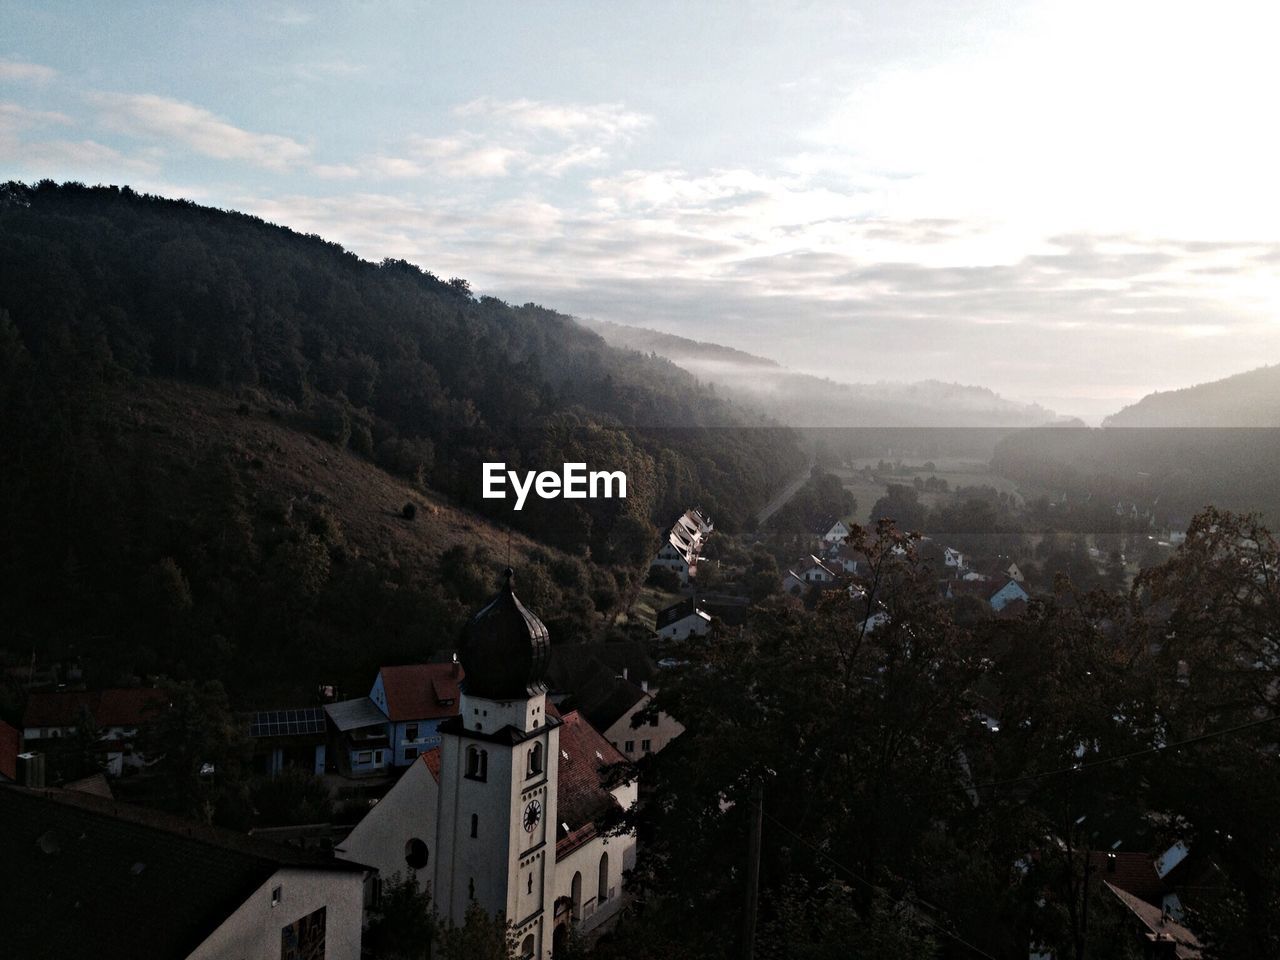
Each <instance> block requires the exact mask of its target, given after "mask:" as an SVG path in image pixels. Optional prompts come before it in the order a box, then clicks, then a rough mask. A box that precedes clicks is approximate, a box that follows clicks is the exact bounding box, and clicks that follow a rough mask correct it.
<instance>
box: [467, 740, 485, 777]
mask: <svg viewBox="0 0 1280 960" xmlns="http://www.w3.org/2000/svg"><path fill="white" fill-rule="evenodd" d="M467 778H468V779H470V780H487V779H489V751H488V750H481V749H480V748H479V747H467Z"/></svg>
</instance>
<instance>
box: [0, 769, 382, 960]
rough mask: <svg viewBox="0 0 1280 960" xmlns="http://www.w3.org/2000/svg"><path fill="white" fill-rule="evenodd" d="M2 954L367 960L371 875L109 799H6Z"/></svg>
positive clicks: (73, 959)
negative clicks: (365, 918) (363, 959)
mask: <svg viewBox="0 0 1280 960" xmlns="http://www.w3.org/2000/svg"><path fill="white" fill-rule="evenodd" d="M0 849H3V850H4V851H5V855H4V857H3V858H0V883H3V887H4V890H5V895H4V897H5V913H6V916H8V917H11V918H13V920H14V922H11V923H7V924H6V925H5V952H6V955H9V956H14V957H59V958H65V960H78V958H85V960H88V958H94V960H114V958H120V960H126V958H128V960H134V958H137V957H147V958H148V960H214V958H221V957H246V958H248V957H253V958H267V957H272V958H274V957H281V958H304V957H324V958H326V960H359V957H360V940H361V922H362V912H363V902H364V886H365V876H366V874H367V873H369V870H368V868H366V867H364V866H363V865H361V864H357V863H352V862H350V861H346V860H338V859H334V858H333V857H330V856H320V855H317V854H312V853H308V852H306V851H302V850H297V849H295V848H293V847H287V846H283V845H276V844H271V843H267V842H265V841H260V840H255V839H253V838H251V837H246V836H243V835H240V834H236V833H232V832H229V831H224V830H220V829H217V828H215V827H210V826H206V825H205V824H202V823H196V822H192V821H186V820H181V819H178V818H176V817H172V816H169V815H167V814H162V813H159V812H157V811H155V810H150V809H147V808H143V807H135V806H131V805H130V804H126V803H120V802H119V801H116V800H112V799H109V798H106V797H100V796H95V795H93V794H89V793H80V792H73V791H66V790H28V789H24V788H22V787H12V786H10V787H0Z"/></svg>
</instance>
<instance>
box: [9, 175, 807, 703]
mask: <svg viewBox="0 0 1280 960" xmlns="http://www.w3.org/2000/svg"><path fill="white" fill-rule="evenodd" d="M750 423H751V421H750V420H749V419H748V418H747V416H746V414H744V413H743V412H742V411H740V410H738V409H735V408H734V407H733V406H732V405H731V404H729V403H728V402H726V401H724V400H722V399H717V398H716V397H715V396H713V395H712V394H710V393H709V392H708V391H706V390H704V389H702V388H700V387H699V386H698V385H697V383H696V381H695V380H694V379H693V377H692V376H690V375H689V374H688V373H686V372H685V371H683V370H680V369H679V368H677V367H675V366H674V365H672V364H671V363H669V362H668V361H665V360H661V359H657V358H652V357H642V356H639V355H637V354H635V353H632V352H627V351H619V350H616V349H614V348H611V347H609V346H608V345H607V344H605V343H604V341H602V340H601V339H600V338H599V337H598V336H596V335H595V334H592V333H590V332H588V331H586V330H583V329H582V328H580V327H579V326H578V325H576V324H575V323H573V322H572V321H571V320H570V319H569V318H567V317H565V316H563V315H561V314H558V313H556V312H554V311H552V310H549V309H544V308H542V307H539V306H534V305H532V304H527V305H525V306H521V307H513V306H509V305H507V304H505V303H502V302H500V301H498V300H495V299H492V298H486V297H479V298H477V297H476V296H474V295H473V294H472V293H471V292H470V290H469V289H468V287H467V284H466V283H465V282H464V281H461V280H449V281H445V280H441V279H439V278H437V277H435V276H433V275H432V274H430V273H428V272H426V271H424V270H422V269H419V268H418V267H415V266H413V265H411V264H408V263H404V262H400V261H396V262H383V263H381V264H374V263H369V262H365V261H362V260H360V259H359V258H357V257H356V256H354V255H353V254H351V253H348V252H346V251H344V250H343V249H342V248H341V247H339V246H337V245H336V244H333V243H328V242H326V241H324V240H322V239H320V238H318V237H314V236H302V235H299V234H297V233H294V232H292V231H290V230H287V229H284V228H281V227H277V226H273V225H270V224H267V223H264V222H263V221H261V220H258V219H255V218H252V217H248V216H243V215H240V214H235V213H228V212H223V211H219V210H213V209H208V208H204V207H200V206H197V205H195V204H192V203H188V202H184V201H174V200H165V199H160V198H156V197H149V196H140V195H138V194H136V193H133V192H132V191H129V190H127V189H122V190H117V189H115V188H86V187H84V186H81V185H74V184H69V185H63V186H58V185H56V184H53V183H51V182H42V183H40V184H38V185H35V186H31V187H27V186H23V185H21V184H8V185H5V186H0V449H3V450H4V455H3V457H2V458H0V529H3V530H4V531H5V535H4V537H3V538H0V541H2V542H0V607H2V608H3V609H4V610H5V617H6V632H7V634H8V636H9V638H10V640H2V639H0V659H3V656H4V654H5V653H6V651H7V653H8V655H9V657H10V658H12V657H14V656H20V657H22V658H30V656H31V653H32V651H33V650H38V651H43V652H47V653H50V654H51V655H53V654H57V653H58V651H62V653H64V654H65V653H67V652H69V651H73V650H76V649H78V650H79V651H81V652H83V651H84V649H85V645H86V644H90V643H91V644H92V645H93V646H94V648H95V649H101V650H106V649H107V648H110V650H111V655H110V656H109V657H107V656H105V655H104V657H103V658H102V659H100V660H99V661H98V662H99V663H105V662H108V661H110V663H111V664H112V665H113V668H114V667H118V666H120V665H126V666H127V665H128V664H136V665H137V667H138V668H139V669H140V670H149V671H157V670H159V671H166V672H174V673H178V674H184V673H186V674H191V673H195V674H197V675H201V676H218V677H222V678H224V679H228V680H233V679H234V680H235V682H236V683H238V684H239V685H240V687H241V689H243V688H244V685H245V684H247V683H249V682H250V681H251V680H252V679H253V677H255V676H257V677H259V678H260V677H263V676H265V675H266V674H267V673H270V672H271V671H270V670H266V671H264V670H261V669H258V667H255V666H253V665H254V664H258V665H262V664H267V665H268V667H271V669H275V667H276V666H278V667H279V669H278V670H276V672H275V673H272V674H271V675H272V676H273V677H276V676H278V677H281V678H284V677H285V676H286V674H288V671H290V670H292V671H293V674H292V675H291V676H290V678H289V679H290V680H292V681H296V682H297V683H298V684H299V688H300V689H301V688H304V687H305V683H304V681H308V682H309V681H310V680H312V679H315V677H316V674H317V673H319V672H321V671H323V670H326V669H331V668H334V667H336V666H337V665H340V664H355V662H356V660H357V659H359V660H361V661H363V660H364V659H368V658H373V657H376V656H380V655H385V656H387V657H389V658H390V657H396V658H403V657H412V656H422V655H423V654H425V653H426V652H429V650H430V649H431V648H432V647H433V646H437V647H439V646H444V647H447V646H448V645H449V644H451V643H452V637H453V636H454V632H453V631H454V628H455V627H456V626H457V623H458V619H457V618H458V616H459V615H460V613H461V612H462V611H463V610H466V609H469V608H471V606H472V605H474V604H475V603H477V602H479V600H480V598H481V597H483V596H484V595H485V593H486V591H487V590H488V589H489V588H490V580H489V577H490V576H491V575H493V574H494V573H495V572H496V571H497V570H499V569H500V568H501V566H502V563H503V561H504V559H505V558H504V557H503V556H502V555H501V553H502V541H503V540H504V539H505V536H504V535H503V534H502V533H501V532H500V531H498V530H494V529H493V528H492V527H488V526H487V525H486V524H484V522H483V520H481V519H480V518H479V517H475V519H474V522H471V521H467V522H464V521H463V520H451V521H450V522H448V523H444V522H437V523H435V524H427V523H426V522H425V519H424V518H423V517H419V518H418V519H417V520H416V521H404V522H412V523H415V524H416V525H417V526H415V527H414V528H413V531H414V540H413V546H412V549H411V548H410V546H408V545H407V543H408V542H407V541H403V537H401V535H400V534H396V535H395V536H391V534H389V533H387V532H386V531H388V530H390V531H392V532H393V533H394V530H393V525H394V524H395V523H398V522H402V521H400V520H399V519H398V514H397V511H398V510H399V508H400V507H401V506H403V502H402V503H400V504H397V503H396V502H394V501H395V497H397V496H399V495H398V494H392V493H390V492H388V491H392V490H394V489H396V487H397V485H399V488H400V489H401V490H403V491H407V492H406V493H405V498H406V499H410V496H409V493H413V494H414V495H415V496H417V495H419V494H420V495H421V496H420V499H419V500H418V502H419V506H420V508H425V505H426V504H428V503H434V504H436V505H437V508H438V509H448V510H453V509H454V508H455V507H457V506H460V507H462V508H469V509H471V510H474V511H478V512H479V513H481V514H485V515H487V516H489V517H490V518H492V519H493V520H495V521H498V522H500V523H503V524H511V525H513V526H515V527H516V528H517V529H518V530H521V531H523V532H525V533H527V534H528V535H529V536H531V537H532V538H533V539H534V540H535V541H537V542H539V543H541V544H545V545H547V546H548V547H550V548H553V549H549V550H545V551H543V553H542V554H541V555H540V556H535V557H534V561H535V562H533V563H532V567H533V568H536V569H531V570H528V571H522V573H521V576H524V577H526V580H525V585H524V587H523V588H522V593H533V594H538V593H541V594H543V595H544V596H545V598H546V601H547V603H546V605H547V606H548V609H555V610H558V611H559V612H560V613H562V614H563V615H564V616H565V617H566V620H565V622H564V623H562V624H560V625H558V626H557V628H556V637H557V640H566V639H575V638H578V639H581V638H583V637H584V636H585V635H586V634H587V633H589V632H590V631H592V630H596V629H599V628H600V625H601V624H602V623H603V620H602V619H601V617H600V615H601V614H606V613H609V612H611V611H612V610H615V609H617V605H618V604H620V603H623V602H624V601H625V597H626V596H627V594H628V591H629V590H631V589H633V587H634V585H635V584H636V583H637V581H638V580H639V579H640V578H642V577H643V574H644V572H645V569H646V568H647V560H648V558H649V556H650V555H651V553H650V551H651V550H652V549H653V548H654V546H655V544H656V537H657V534H656V525H657V524H659V523H661V524H665V523H668V522H670V517H671V516H674V515H676V514H677V513H678V512H680V511H681V510H683V509H685V508H686V507H688V506H690V505H691V504H701V505H702V506H703V507H704V508H705V509H707V510H708V511H710V512H711V514H712V516H714V517H715V520H716V522H717V524H718V525H720V526H722V527H729V528H732V526H733V525H734V524H735V522H737V521H738V520H739V519H740V518H745V517H748V516H750V515H751V514H752V513H753V512H754V511H755V510H756V509H757V508H758V506H759V505H760V504H762V503H763V502H765V500H766V499H767V497H768V496H770V495H771V494H772V492H774V491H776V489H777V488H779V487H781V486H782V485H783V484H784V483H785V481H786V479H787V478H789V477H790V476H791V474H792V473H793V472H794V464H795V463H796V462H802V461H803V456H802V455H800V454H799V453H798V452H797V448H796V445H795V444H796V440H795V438H794V437H793V435H792V434H791V433H790V432H789V431H786V430H782V429H780V428H776V427H771V426H768V425H760V424H758V423H757V424H754V425H751V426H748V424H750ZM211 424H214V425H216V428H215V427H212V426H210V425H211ZM301 440H305V441H306V444H305V445H304V444H303V443H302V442H301ZM311 444H318V446H312V445H311ZM298 451H301V452H303V453H305V456H302V457H301V458H299V457H298V456H295V452H298ZM325 451H329V452H328V453H326V452H325ZM313 452H315V455H314V456H313V455H312V453H313ZM493 460H502V461H506V462H507V463H508V465H509V466H510V467H512V468H516V469H535V468H537V469H558V468H559V465H560V464H561V463H562V462H564V461H583V462H586V463H588V464H590V465H592V467H593V468H604V467H607V468H609V469H621V470H625V471H626V473H627V477H628V481H629V482H628V498H627V499H626V500H593V501H583V500H572V501H565V500H555V501H549V502H547V503H543V502H541V501H539V502H537V503H534V502H532V500H533V498H531V503H530V504H529V505H527V506H526V507H525V509H524V510H523V511H521V512H520V513H514V512H513V511H512V509H511V503H510V501H496V500H482V499H480V492H481V484H480V469H481V467H480V465H481V463H482V462H485V461H493ZM344 465H345V466H344ZM335 470H336V471H338V472H337V473H336V474H335V473H334V471H335ZM441 496H443V498H444V499H440V497H441ZM375 501H376V502H375ZM371 510H372V513H370V511H371ZM451 516H452V514H451ZM459 516H462V514H460V515H459ZM472 516H473V517H474V514H473V515H472ZM369 517H374V518H377V519H376V522H373V521H370V520H369ZM469 522H470V523H471V528H472V529H473V532H474V536H473V537H470V538H469V536H468V534H467V529H468V523H469ZM371 531H372V532H371ZM516 539H517V542H516V545H515V546H516V556H514V557H513V559H514V560H515V561H516V564H517V566H518V567H522V566H529V565H527V564H524V565H522V562H521V561H522V558H525V557H526V556H531V555H532V554H530V550H531V549H533V550H534V551H535V553H536V547H535V548H531V547H530V546H529V544H528V543H527V542H524V541H521V540H520V539H519V537H517V538H516ZM402 541H403V542H402ZM472 541H474V542H472ZM495 544H497V546H496V547H495ZM476 546H488V547H489V554H488V556H487V557H479V556H477V555H476V553H475V551H474V549H473V548H474V547H476ZM560 551H563V552H560ZM495 554H496V555H495ZM528 577H533V580H531V581H530V580H529V579H528ZM549 615H551V614H549ZM593 624H594V626H593ZM10 641H12V642H10ZM275 658H280V659H278V660H277V659H275ZM10 662H11V661H10ZM284 664H289V665H290V666H287V667H286V666H284ZM364 666H367V665H363V664H362V665H360V668H361V669H363V668H364ZM255 671H256V672H255ZM329 675H330V676H332V674H329ZM107 679H109V678H107ZM365 679H366V680H367V677H366V678H365ZM2 706H3V704H0V707H2Z"/></svg>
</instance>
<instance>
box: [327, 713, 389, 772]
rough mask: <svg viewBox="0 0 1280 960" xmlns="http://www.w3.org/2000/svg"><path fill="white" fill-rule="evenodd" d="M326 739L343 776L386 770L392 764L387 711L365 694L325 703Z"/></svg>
mask: <svg viewBox="0 0 1280 960" xmlns="http://www.w3.org/2000/svg"><path fill="white" fill-rule="evenodd" d="M324 712H325V717H326V719H327V721H328V724H329V742H330V745H331V749H332V753H331V755H332V757H333V759H334V762H335V765H336V766H337V768H338V772H339V773H341V774H342V775H343V776H346V777H371V776H378V775H379V774H385V773H386V772H387V771H388V770H389V769H390V768H391V766H392V763H391V739H390V737H389V735H388V732H387V715H386V714H385V713H383V712H382V711H381V710H379V709H378V705H377V704H375V703H374V702H373V701H372V700H370V699H369V698H368V697H356V698H355V699H354V700H341V701H339V702H337V703H327V704H325V707H324Z"/></svg>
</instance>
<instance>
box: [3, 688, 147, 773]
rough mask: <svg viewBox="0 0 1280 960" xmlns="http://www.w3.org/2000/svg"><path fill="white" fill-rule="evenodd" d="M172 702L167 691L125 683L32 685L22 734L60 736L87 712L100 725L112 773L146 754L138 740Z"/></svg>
mask: <svg viewBox="0 0 1280 960" xmlns="http://www.w3.org/2000/svg"><path fill="white" fill-rule="evenodd" d="M167 704H168V696H167V695H166V694H165V692H164V691H163V690H157V689H154V688H151V687H126V688H113V689H108V690H33V691H32V692H31V693H30V694H29V695H28V696H27V708H26V710H25V711H24V713H23V715H22V727H23V739H24V740H26V741H28V742H29V741H40V740H59V739H62V738H64V737H71V736H75V733H76V730H77V729H78V727H79V724H80V723H81V718H82V717H84V716H85V715H86V713H87V715H88V716H89V717H90V718H91V719H92V721H93V723H94V724H95V725H96V726H97V728H98V739H99V743H100V746H101V748H102V751H103V753H104V755H105V756H104V763H105V767H106V772H107V773H108V774H110V775H111V776H113V777H118V776H120V775H121V774H123V773H124V770H125V768H126V767H141V766H143V765H144V764H145V762H146V761H145V759H144V758H143V757H142V756H141V755H140V754H138V753H137V752H135V750H134V745H135V743H136V742H137V740H138V737H139V734H140V732H141V731H142V729H143V728H144V727H146V726H147V725H148V724H150V723H151V722H152V721H153V720H154V719H155V718H156V717H157V716H158V714H159V712H160V711H161V710H162V709H164V707H165V706H166V705H167Z"/></svg>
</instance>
